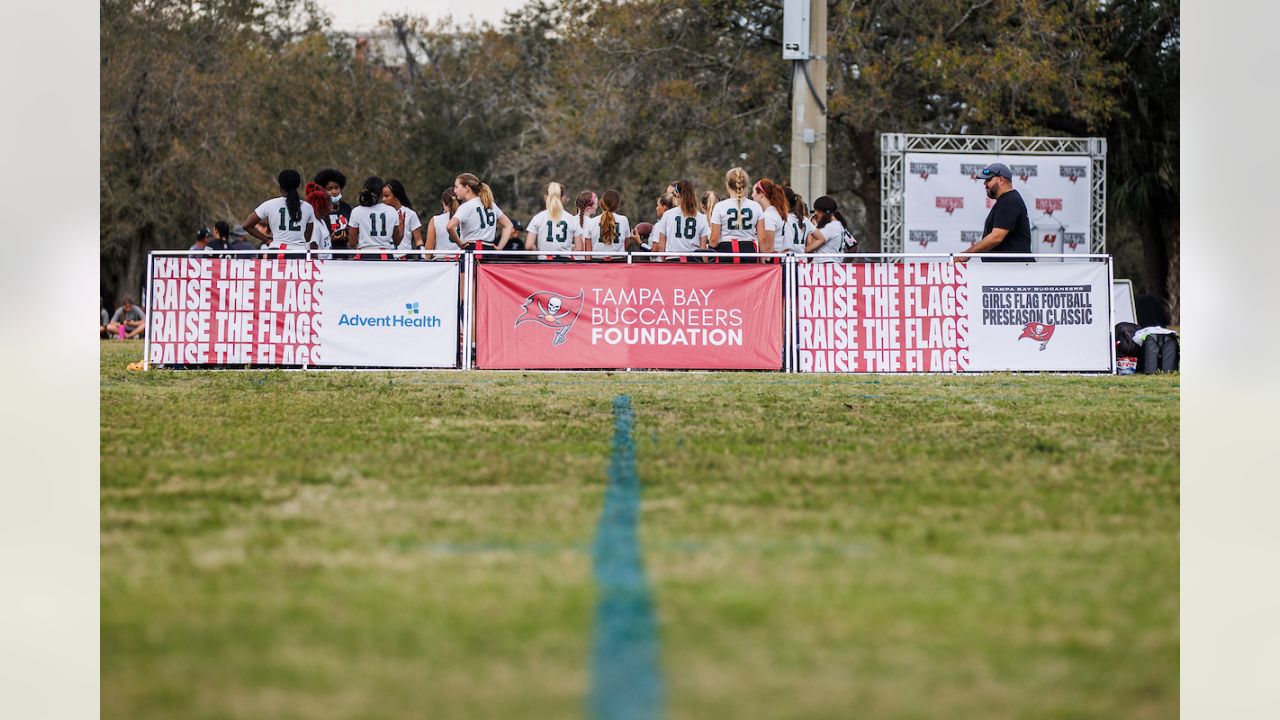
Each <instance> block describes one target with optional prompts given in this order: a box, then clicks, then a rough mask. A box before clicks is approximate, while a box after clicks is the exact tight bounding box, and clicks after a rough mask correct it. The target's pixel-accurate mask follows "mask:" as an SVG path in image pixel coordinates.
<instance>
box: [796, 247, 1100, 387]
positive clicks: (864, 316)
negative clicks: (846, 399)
mask: <svg viewBox="0 0 1280 720" xmlns="http://www.w3.org/2000/svg"><path fill="white" fill-rule="evenodd" d="M798 274H799V282H798V284H797V288H796V301H797V318H798V319H797V328H796V330H797V332H796V336H797V342H798V348H797V349H798V351H799V369H800V371H801V372H965V371H994V370H1050V371H1106V370H1110V369H1111V343H1110V323H1111V320H1110V318H1111V306H1110V303H1111V289H1110V287H1109V285H1108V283H1107V266H1106V264H1105V263H1084V262H1077V263H1017V262H1008V263H984V262H981V261H979V260H976V259H975V260H972V261H970V262H957V263H951V262H906V263H902V264H891V263H875V264H861V263H859V264H838V263H825V264H816V263H815V264H812V265H801V266H800V267H799V268H798Z"/></svg>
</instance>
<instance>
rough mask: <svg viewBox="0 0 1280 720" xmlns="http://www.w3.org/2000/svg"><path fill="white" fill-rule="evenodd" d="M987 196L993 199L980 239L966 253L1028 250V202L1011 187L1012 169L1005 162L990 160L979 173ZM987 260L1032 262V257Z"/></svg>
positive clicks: (1021, 251) (1029, 222)
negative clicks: (991, 161) (994, 202)
mask: <svg viewBox="0 0 1280 720" xmlns="http://www.w3.org/2000/svg"><path fill="white" fill-rule="evenodd" d="M978 177H980V178H982V186H983V187H984V188H985V189H986V191H987V197H989V198H992V199H994V200H995V201H996V204H995V205H993V206H992V207H991V212H989V213H987V222H986V223H985V224H984V225H983V227H982V239H981V240H979V241H978V242H976V243H974V244H973V245H970V246H969V249H968V250H965V252H967V253H991V254H997V253H1030V252H1031V220H1030V219H1029V218H1028V217H1027V204H1026V203H1025V202H1023V201H1022V195H1020V194H1018V191H1017V190H1014V189H1013V172H1012V171H1011V170H1009V166H1008V165H1005V164H1004V163H991V164H990V165H988V166H986V167H984V168H982V172H980V173H978ZM986 262H1035V258H988V259H987V260H986Z"/></svg>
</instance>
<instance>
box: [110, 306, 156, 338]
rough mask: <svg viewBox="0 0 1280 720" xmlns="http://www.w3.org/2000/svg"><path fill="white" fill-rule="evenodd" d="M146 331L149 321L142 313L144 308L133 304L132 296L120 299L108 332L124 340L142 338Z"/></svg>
mask: <svg viewBox="0 0 1280 720" xmlns="http://www.w3.org/2000/svg"><path fill="white" fill-rule="evenodd" d="M146 331H147V322H146V318H145V317H144V316H143V314H142V308H140V307H138V306H137V305H134V304H133V298H132V297H130V296H128V295H125V296H124V297H123V298H121V299H120V307H118V308H116V314H115V315H112V316H111V322H110V323H107V332H109V333H111V334H112V335H115V336H116V337H117V338H119V339H121V340H124V339H126V338H140V337H142V336H143V334H144V333H146Z"/></svg>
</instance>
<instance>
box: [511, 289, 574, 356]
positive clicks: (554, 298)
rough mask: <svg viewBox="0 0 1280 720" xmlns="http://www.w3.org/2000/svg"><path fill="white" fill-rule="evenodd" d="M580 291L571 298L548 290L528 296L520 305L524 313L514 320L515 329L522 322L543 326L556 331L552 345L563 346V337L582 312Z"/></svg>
mask: <svg viewBox="0 0 1280 720" xmlns="http://www.w3.org/2000/svg"><path fill="white" fill-rule="evenodd" d="M585 295H586V294H585V293H584V292H583V291H582V290H579V291H578V294H577V295H574V296H572V297H570V296H568V295H561V294H559V293H553V292H550V291H548V290H539V291H538V292H536V293H533V294H531V295H529V297H527V298H525V299H524V302H523V303H521V304H520V307H521V308H523V309H524V312H522V313H520V316H519V317H517V318H516V324H515V327H520V323H523V322H536V323H538V324H539V325H545V326H546V327H549V328H551V329H553V330H555V331H556V334H555V337H554V338H553V339H552V340H551V344H552V345H562V344H564V337H565V335H568V334H569V330H570V329H571V328H572V327H573V324H574V323H575V322H577V321H578V313H579V312H581V311H582V299H583V298H584V297H585Z"/></svg>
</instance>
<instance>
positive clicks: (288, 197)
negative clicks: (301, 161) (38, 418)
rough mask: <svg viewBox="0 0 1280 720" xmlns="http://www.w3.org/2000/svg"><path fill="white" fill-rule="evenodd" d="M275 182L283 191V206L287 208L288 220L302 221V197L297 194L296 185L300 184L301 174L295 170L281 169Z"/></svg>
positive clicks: (293, 221)
mask: <svg viewBox="0 0 1280 720" xmlns="http://www.w3.org/2000/svg"><path fill="white" fill-rule="evenodd" d="M276 182H277V183H279V185H280V189H281V190H283V191H284V206H285V207H287V208H289V222H291V223H298V222H301V221H302V198H301V197H299V195H298V187H299V186H301V185H302V176H301V175H299V174H298V171H297V170H281V171H280V174H279V175H277V176H276Z"/></svg>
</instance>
